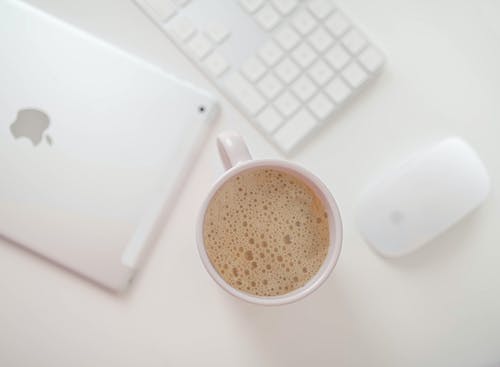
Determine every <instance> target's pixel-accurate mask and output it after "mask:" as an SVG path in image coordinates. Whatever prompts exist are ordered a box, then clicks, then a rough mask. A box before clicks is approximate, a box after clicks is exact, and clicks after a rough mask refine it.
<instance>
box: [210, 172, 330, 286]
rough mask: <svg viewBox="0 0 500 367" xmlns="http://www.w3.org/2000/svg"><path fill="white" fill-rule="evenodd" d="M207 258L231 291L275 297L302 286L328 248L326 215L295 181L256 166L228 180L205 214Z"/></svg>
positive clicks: (308, 190)
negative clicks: (233, 289)
mask: <svg viewBox="0 0 500 367" xmlns="http://www.w3.org/2000/svg"><path fill="white" fill-rule="evenodd" d="M203 238H204V243H205V248H206V251H207V254H208V257H209V259H210V261H211V263H212V265H213V266H214V268H215V269H216V271H217V272H218V273H219V275H220V276H221V277H222V278H223V279H224V280H225V281H226V282H227V283H228V284H230V285H231V286H232V287H234V288H236V289H239V290H241V291H243V292H246V293H250V294H253V295H257V296H278V295H283V294H286V293H289V292H291V291H293V290H295V289H297V288H300V287H302V286H303V285H304V284H306V283H307V282H308V281H309V280H310V279H311V278H312V277H313V276H314V275H315V274H316V273H317V272H318V270H319V269H320V267H321V265H322V264H323V262H324V260H325V258H326V256H327V254H328V248H329V240H330V233H329V225H328V215H327V212H326V209H325V206H324V204H323V202H322V201H321V199H320V198H319V197H318V196H317V195H316V194H315V193H314V191H313V190H312V189H311V188H310V187H309V186H308V185H307V184H306V183H305V182H304V181H302V180H300V179H299V178H297V177H295V176H293V175H291V174H290V173H287V172H285V171H281V170H278V169H271V168H256V169H253V170H248V171H245V172H243V173H241V174H239V175H237V176H234V177H232V178H230V179H229V180H228V181H226V182H225V183H224V184H223V185H222V187H220V188H219V190H218V191H217V192H216V193H215V195H214V197H213V198H212V200H211V201H210V203H209V205H208V208H207V210H206V213H205V218H204V222H203Z"/></svg>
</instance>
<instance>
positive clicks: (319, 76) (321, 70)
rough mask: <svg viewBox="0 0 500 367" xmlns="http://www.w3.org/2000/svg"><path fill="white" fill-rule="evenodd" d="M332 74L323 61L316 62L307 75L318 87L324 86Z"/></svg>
mask: <svg viewBox="0 0 500 367" xmlns="http://www.w3.org/2000/svg"><path fill="white" fill-rule="evenodd" d="M333 74H334V72H333V70H332V68H330V67H329V66H328V65H327V64H325V63H324V62H323V61H321V60H318V61H317V62H316V63H315V64H314V65H313V66H312V67H311V68H310V69H309V75H311V77H312V78H313V80H314V81H315V82H316V83H317V84H318V85H323V84H325V83H326V82H327V81H328V80H330V78H331V77H332V76H333Z"/></svg>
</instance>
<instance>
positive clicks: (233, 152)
mask: <svg viewBox="0 0 500 367" xmlns="http://www.w3.org/2000/svg"><path fill="white" fill-rule="evenodd" d="M217 147H218V149H219V153H220V156H221V159H222V162H223V164H224V168H225V169H226V171H225V173H224V174H223V175H222V176H221V177H220V178H219V179H218V180H217V181H216V182H215V184H214V186H213V187H212V189H211V190H210V192H209V194H208V196H207V198H206V199H205V202H204V203H203V205H202V207H201V211H200V214H199V217H198V222H197V228H196V240H197V243H198V251H199V254H200V257H201V260H202V262H203V265H204V266H205V268H206V269H207V271H208V273H209V274H210V276H211V277H212V278H213V279H214V280H215V282H217V284H219V285H220V286H221V287H222V288H223V289H224V290H225V291H227V292H228V293H230V294H232V295H233V296H235V297H237V298H239V299H242V300H244V301H247V302H250V303H255V304H259V305H283V304H287V303H291V302H295V301H298V300H299V299H302V298H304V297H305V296H307V295H309V294H311V293H312V292H313V291H315V290H316V289H317V288H318V287H319V286H320V285H321V284H323V283H324V282H325V280H326V279H327V278H328V276H329V275H330V273H331V272H332V270H333V268H334V267H335V265H336V263H337V260H338V258H339V255H340V250H341V247H342V221H341V218H340V212H339V209H338V206H337V203H336V202H335V200H334V199H333V197H332V195H331V194H330V192H329V191H328V188H327V187H326V186H325V185H324V184H323V182H321V180H320V179H319V178H317V177H316V176H314V175H313V174H312V173H310V172H308V171H307V170H306V169H304V168H302V167H301V166H300V165H298V164H294V163H290V162H287V161H284V160H274V159H252V157H251V156H250V153H249V152H248V148H247V146H246V144H245V142H244V141H243V138H242V137H241V136H240V135H238V134H236V133H233V132H225V133H222V134H220V135H219V136H218V137H217ZM256 168H272V169H276V170H280V171H284V172H286V173H287V174H290V175H293V176H294V177H296V178H298V179H299V180H301V181H302V182H304V183H305V184H306V185H307V186H308V187H310V188H311V189H312V190H313V192H314V194H315V195H316V196H317V197H318V198H319V199H320V200H321V202H322V203H323V206H324V208H325V210H326V212H327V214H328V224H329V233H330V239H329V248H328V253H327V256H326V258H325V260H324V262H323V264H322V265H321V267H320V268H319V270H318V271H317V273H316V274H315V275H314V276H313V277H312V278H311V279H309V281H307V283H305V284H304V285H303V286H302V287H300V288H297V289H295V290H293V291H291V292H289V293H285V294H283V295H279V296H257V295H253V294H250V293H246V292H243V291H241V290H239V289H236V288H234V287H233V286H231V285H230V284H229V283H227V282H226V281H225V280H224V278H222V277H221V276H220V274H219V273H218V272H217V270H216V269H215V267H214V266H213V264H212V262H211V261H210V259H209V257H208V254H207V251H206V248H205V243H204V235H203V224H204V219H205V214H206V211H207V208H208V206H209V204H210V202H211V200H212V198H213V196H214V195H215V193H216V192H217V191H218V190H219V189H220V188H221V187H222V186H223V185H224V184H225V183H226V182H227V181H228V180H229V179H231V178H232V177H234V176H237V175H239V174H241V173H242V172H245V171H248V170H253V169H256Z"/></svg>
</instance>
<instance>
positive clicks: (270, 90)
mask: <svg viewBox="0 0 500 367" xmlns="http://www.w3.org/2000/svg"><path fill="white" fill-rule="evenodd" d="M257 88H259V90H260V91H261V93H262V94H263V95H265V96H266V97H267V98H268V99H273V98H274V97H276V96H277V95H278V94H279V93H280V92H281V91H282V90H283V84H282V83H281V82H280V81H279V80H278V78H276V77H275V76H274V75H273V74H271V73H269V74H267V75H266V76H265V77H264V78H262V80H261V81H260V82H259V84H258V85H257Z"/></svg>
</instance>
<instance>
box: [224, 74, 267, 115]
mask: <svg viewBox="0 0 500 367" xmlns="http://www.w3.org/2000/svg"><path fill="white" fill-rule="evenodd" d="M224 85H225V88H226V89H227V91H228V93H229V95H230V96H232V97H233V98H234V99H235V100H236V102H237V103H238V104H240V105H241V107H242V108H243V109H244V110H245V111H246V112H247V113H248V114H249V115H250V116H255V115H256V114H257V113H258V112H259V111H260V110H261V109H262V108H263V107H264V105H265V104H266V102H265V100H264V98H262V97H261V95H260V94H259V92H257V90H256V89H255V88H254V86H253V85H252V84H251V83H249V82H247V81H246V79H245V78H243V76H241V75H240V74H239V73H236V72H235V73H232V74H230V75H229V76H228V77H227V78H226V79H225V83H224Z"/></svg>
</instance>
